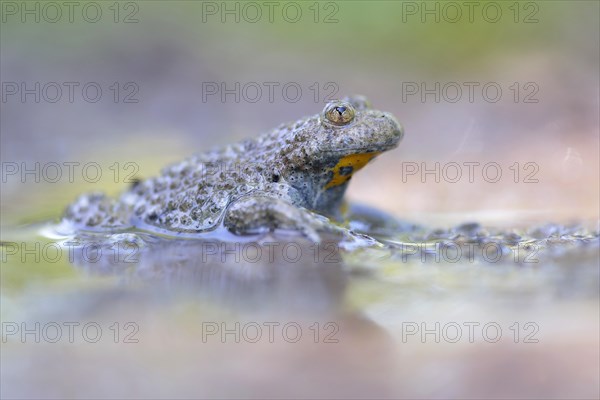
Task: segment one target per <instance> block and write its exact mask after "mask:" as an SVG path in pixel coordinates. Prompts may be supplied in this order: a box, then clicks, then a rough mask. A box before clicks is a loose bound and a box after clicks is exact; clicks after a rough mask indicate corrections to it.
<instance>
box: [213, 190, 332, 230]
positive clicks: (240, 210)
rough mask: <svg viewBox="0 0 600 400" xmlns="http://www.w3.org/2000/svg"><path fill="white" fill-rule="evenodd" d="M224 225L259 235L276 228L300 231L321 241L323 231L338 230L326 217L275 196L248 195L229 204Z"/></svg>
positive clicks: (230, 228) (231, 228)
mask: <svg viewBox="0 0 600 400" xmlns="http://www.w3.org/2000/svg"><path fill="white" fill-rule="evenodd" d="M223 224H224V225H225V227H226V228H227V229H229V230H230V231H231V232H233V233H236V234H255V233H264V232H269V231H274V230H275V229H283V230H292V231H299V232H301V233H302V234H304V235H306V236H307V237H308V238H309V239H311V240H313V241H317V242H318V241H320V236H319V234H318V232H319V231H336V230H337V229H335V228H334V227H333V225H332V224H331V223H329V221H328V220H327V218H326V217H323V216H320V215H318V214H315V213H313V212H311V211H309V210H307V209H305V208H301V207H296V206H294V205H293V204H291V203H289V202H287V201H285V200H282V199H278V198H274V197H268V196H261V195H258V196H246V197H243V198H241V199H239V200H236V201H235V202H234V203H233V204H232V205H230V206H229V208H228V209H227V212H226V214H225V219H224V221H223Z"/></svg>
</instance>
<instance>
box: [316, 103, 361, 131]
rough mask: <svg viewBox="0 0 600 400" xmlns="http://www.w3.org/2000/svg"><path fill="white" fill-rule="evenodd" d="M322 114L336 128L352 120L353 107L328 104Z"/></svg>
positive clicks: (342, 104) (344, 104)
mask: <svg viewBox="0 0 600 400" xmlns="http://www.w3.org/2000/svg"><path fill="white" fill-rule="evenodd" d="M323 113H324V115H325V118H326V119H327V121H329V122H331V123H332V124H334V125H338V126H341V125H346V124H348V123H350V122H351V121H352V120H353V119H354V107H352V106H351V105H350V103H345V102H337V103H331V104H328V105H327V106H325V110H324V111H323Z"/></svg>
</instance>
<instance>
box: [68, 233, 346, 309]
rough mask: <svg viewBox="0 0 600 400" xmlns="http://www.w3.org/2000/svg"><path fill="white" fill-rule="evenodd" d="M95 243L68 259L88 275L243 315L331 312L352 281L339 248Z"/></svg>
mask: <svg viewBox="0 0 600 400" xmlns="http://www.w3.org/2000/svg"><path fill="white" fill-rule="evenodd" d="M123 239H124V238H123V237H119V238H118V240H110V241H102V242H100V241H94V242H93V245H90V244H89V241H88V244H86V245H83V246H78V247H75V246H73V250H72V251H71V254H72V260H73V263H74V264H75V265H76V266H78V267H80V268H82V269H84V270H85V271H86V272H88V273H90V274H94V275H97V274H100V275H117V276H120V277H121V278H122V280H123V282H126V283H128V284H140V283H141V284H145V285H148V286H151V287H152V288H153V289H156V288H157V287H158V288H163V289H166V290H167V291H174V290H176V291H177V292H180V291H182V290H187V291H193V293H194V294H195V295H199V296H201V297H203V298H205V299H206V300H211V301H217V302H219V303H224V304H227V305H234V306H240V307H258V306H260V307H261V308H262V309H265V308H274V309H278V308H282V307H284V308H285V310H288V311H294V310H295V311H311V312H313V311H323V312H327V311H334V310H336V309H337V308H338V307H339V306H340V305H341V304H340V303H341V301H342V300H343V297H344V292H345V288H346V281H347V273H346V271H345V270H344V268H343V264H342V259H341V254H340V250H339V247H338V244H337V242H336V241H334V240H325V241H323V242H321V243H313V242H310V241H308V240H307V239H304V238H294V239H293V240H290V239H287V240H282V239H278V238H275V237H273V236H265V237H262V238H260V239H259V240H256V241H249V240H248V241H239V242H225V241H219V240H214V239H210V240H172V239H171V240H167V239H162V238H157V237H142V236H139V235H130V236H129V238H126V239H127V240H123Z"/></svg>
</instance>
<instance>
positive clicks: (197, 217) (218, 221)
mask: <svg viewBox="0 0 600 400" xmlns="http://www.w3.org/2000/svg"><path fill="white" fill-rule="evenodd" d="M337 106H342V107H346V108H348V109H349V111H352V108H354V118H353V119H352V120H351V121H349V122H348V123H343V124H341V125H340V124H338V125H336V124H335V123H331V121H330V120H329V119H328V116H329V115H330V114H327V110H332V107H336V108H335V110H345V109H346V108H337ZM337 122H339V121H337ZM402 136H403V130H402V127H401V126H400V125H399V124H398V122H397V121H396V120H395V119H394V117H392V116H391V115H390V114H387V113H384V112H381V111H377V110H373V109H371V108H370V107H369V104H368V102H367V101H366V99H364V98H363V97H360V96H355V97H350V98H346V99H343V100H342V101H341V102H336V103H330V104H328V105H327V106H326V108H325V110H324V112H323V113H321V114H317V115H313V116H311V117H307V118H302V119H299V120H298V121H296V122H293V123H289V124H283V125H280V126H279V127H277V128H276V129H274V130H273V131H271V132H269V133H266V134H264V135H262V136H259V137H257V138H256V139H249V140H245V141H243V142H240V143H236V144H233V145H229V146H227V147H225V148H223V149H219V150H214V151H211V152H207V153H202V154H199V155H195V156H192V157H190V158H188V159H186V160H184V161H182V162H180V163H179V164H175V165H172V166H169V167H167V168H165V169H164V170H163V171H162V172H161V175H160V176H157V177H155V178H150V179H147V180H144V181H141V182H139V183H137V184H135V185H133V186H132V187H131V188H130V189H129V190H128V191H126V192H125V193H123V194H122V195H121V196H120V197H119V198H118V199H111V198H108V197H106V196H105V195H103V194H88V195H83V196H81V197H80V198H79V199H78V200H77V201H76V202H75V203H73V204H71V205H70V206H69V207H68V208H67V210H66V212H65V215H64V219H65V220H66V221H68V222H70V223H72V224H74V225H75V227H76V228H78V229H83V230H102V231H117V230H121V229H126V228H131V227H137V228H142V229H146V230H151V231H152V230H156V231H160V232H162V233H165V232H166V233H169V232H172V233H174V234H180V233H183V232H186V233H196V232H198V233H200V232H206V231H209V230H213V229H215V228H216V227H218V226H221V225H224V226H225V227H226V228H227V229H229V230H230V231H232V232H234V233H237V234H246V233H256V232H261V231H265V230H272V229H275V228H282V229H292V230H300V231H303V232H305V233H308V234H312V233H314V232H315V231H317V230H320V229H322V228H323V227H324V225H326V223H327V220H326V219H325V218H322V217H319V215H318V214H322V215H327V216H334V217H335V216H336V215H338V212H339V207H340V205H341V203H342V199H343V195H344V192H345V191H346V188H347V186H348V181H349V179H350V176H351V175H352V173H353V172H355V171H354V170H355V168H353V167H352V166H350V167H349V166H347V165H346V166H344V167H343V168H342V167H341V166H340V165H338V163H339V162H340V160H341V159H342V158H344V157H346V156H353V155H356V154H359V155H360V154H369V153H380V152H384V151H387V150H390V149H392V148H394V147H396V146H397V145H398V142H399V141H400V139H401V138H402ZM352 159H354V158H352ZM346 164H347V162H346ZM336 166H338V168H337V172H336V170H335V167H336ZM336 175H337V176H336ZM309 210H310V211H309ZM311 211H314V212H316V213H318V214H316V213H314V212H311Z"/></svg>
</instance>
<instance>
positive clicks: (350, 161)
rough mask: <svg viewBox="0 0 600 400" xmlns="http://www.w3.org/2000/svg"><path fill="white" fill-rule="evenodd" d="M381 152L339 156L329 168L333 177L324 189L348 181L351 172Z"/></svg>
mask: <svg viewBox="0 0 600 400" xmlns="http://www.w3.org/2000/svg"><path fill="white" fill-rule="evenodd" d="M381 153H382V152H381V151H376V152H369V153H358V154H351V155H348V156H345V157H342V158H340V160H339V161H338V162H337V164H336V165H335V166H334V167H333V168H331V172H333V177H332V178H331V180H330V181H329V183H327V185H326V186H325V189H329V188H332V187H335V186H339V185H343V184H344V183H346V182H348V181H349V180H350V178H351V177H352V174H354V173H355V172H356V171H358V170H359V169H361V168H362V167H364V166H365V165H367V164H368V163H369V161H371V160H372V159H373V158H375V157H376V156H378V155H379V154H381Z"/></svg>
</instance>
